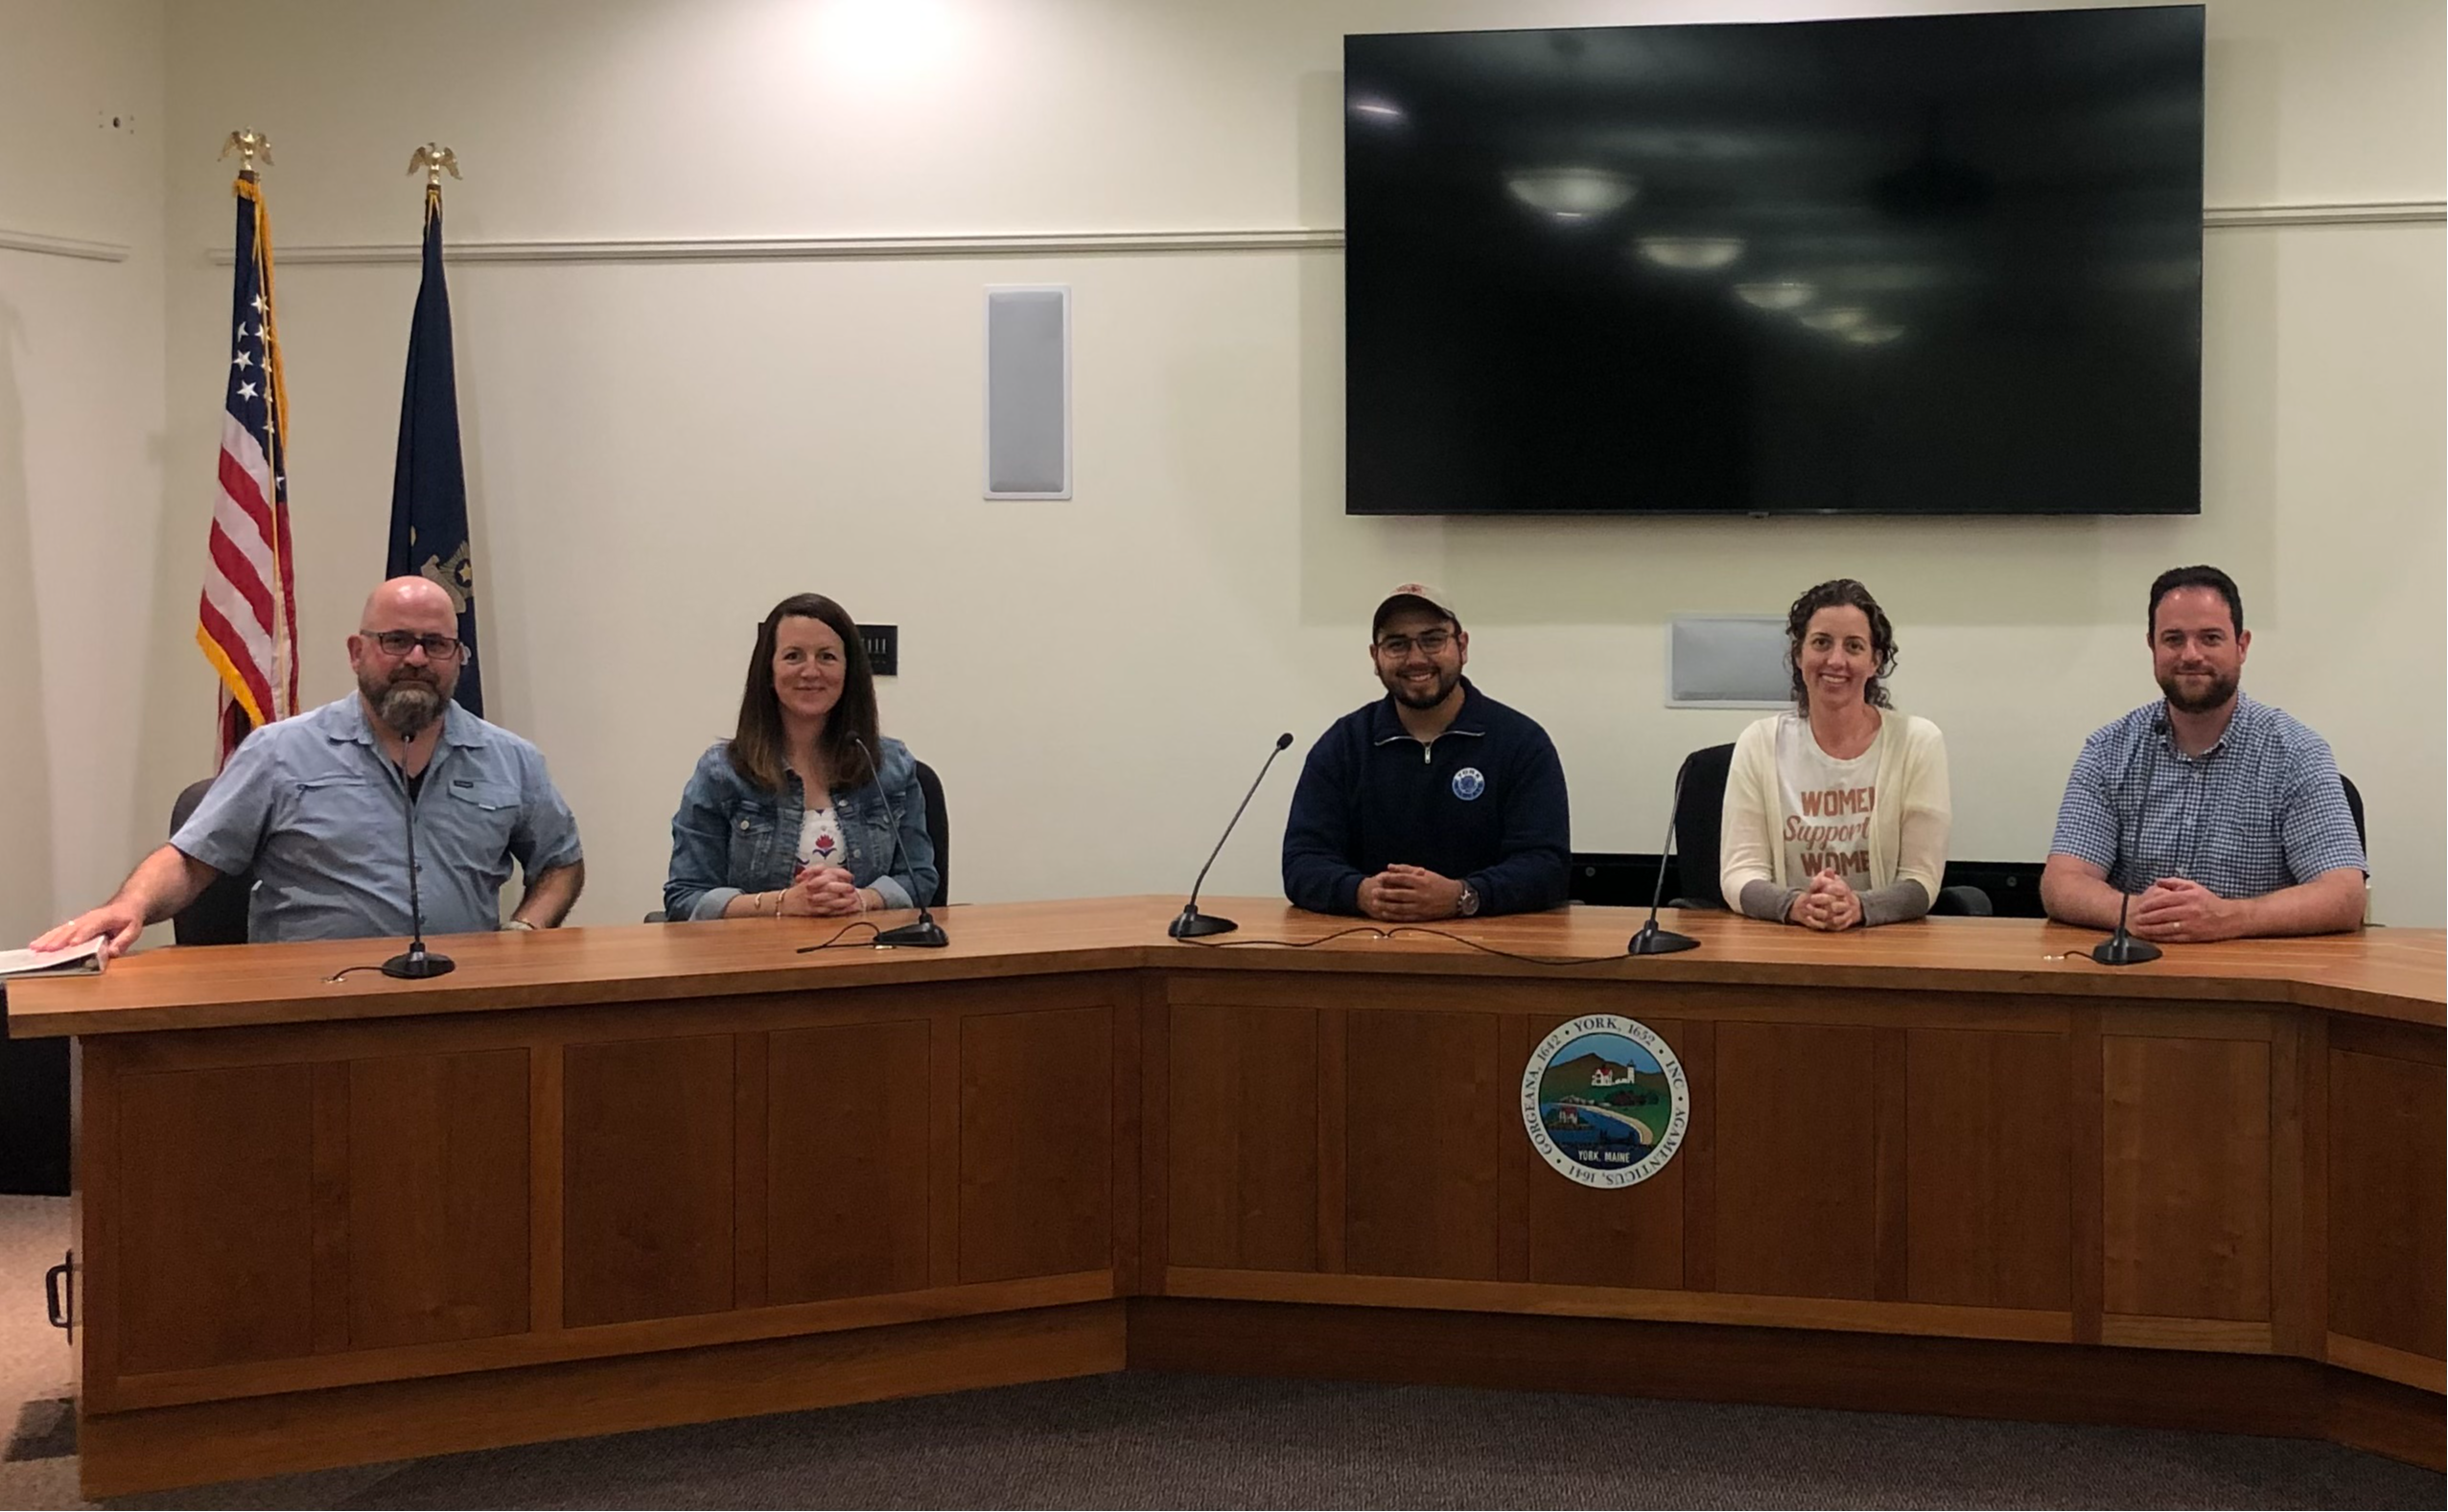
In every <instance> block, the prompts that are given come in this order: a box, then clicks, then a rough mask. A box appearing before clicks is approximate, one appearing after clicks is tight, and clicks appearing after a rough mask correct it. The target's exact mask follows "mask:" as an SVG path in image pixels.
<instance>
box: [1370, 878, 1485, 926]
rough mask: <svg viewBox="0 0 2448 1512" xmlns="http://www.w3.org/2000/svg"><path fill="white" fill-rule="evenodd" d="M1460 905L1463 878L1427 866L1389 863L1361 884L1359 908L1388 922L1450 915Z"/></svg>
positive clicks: (1408, 922)
mask: <svg viewBox="0 0 2448 1512" xmlns="http://www.w3.org/2000/svg"><path fill="white" fill-rule="evenodd" d="M1461 907H1462V884H1461V882H1460V881H1459V880H1458V879H1457V878H1455V877H1450V876H1439V875H1438V874H1437V873H1435V872H1431V871H1430V870H1428V868H1426V867H1418V866H1389V867H1387V869H1386V870H1385V871H1383V872H1378V873H1377V874H1376V875H1375V876H1372V877H1364V878H1363V879H1362V881H1361V884H1360V911H1361V912H1362V913H1364V914H1365V915H1367V916H1368V917H1369V918H1371V919H1382V920H1384V921H1385V922H1387V923H1389V924H1416V923H1422V922H1425V921H1427V920H1429V919H1451V918H1453V917H1454V916H1455V915H1456V914H1457V913H1459V912H1460V911H1461Z"/></svg>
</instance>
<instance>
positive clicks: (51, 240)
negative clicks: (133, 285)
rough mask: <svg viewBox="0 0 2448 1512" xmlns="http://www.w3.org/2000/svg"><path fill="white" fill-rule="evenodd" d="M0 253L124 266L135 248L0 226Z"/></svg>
mask: <svg viewBox="0 0 2448 1512" xmlns="http://www.w3.org/2000/svg"><path fill="white" fill-rule="evenodd" d="M0 250H5V251H11V252H33V253H35V254H37V255H40V256H45V257H75V258H82V259H84V260H85V261H87V262H94V263H124V262H126V261H128V254H129V252H131V251H132V250H133V248H130V247H127V246H123V245H121V244H119V243H117V242H88V241H84V240H82V238H79V237H73V236H44V235H43V234H41V233H40V232H38V231H12V230H10V229H9V228H8V227H6V226H0Z"/></svg>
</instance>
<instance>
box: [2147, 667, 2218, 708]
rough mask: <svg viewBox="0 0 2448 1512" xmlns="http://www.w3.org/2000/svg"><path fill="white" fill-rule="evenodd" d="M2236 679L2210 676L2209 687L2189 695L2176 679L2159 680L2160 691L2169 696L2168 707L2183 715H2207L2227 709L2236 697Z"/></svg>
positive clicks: (2215, 674) (2215, 675) (2213, 674)
mask: <svg viewBox="0 0 2448 1512" xmlns="http://www.w3.org/2000/svg"><path fill="white" fill-rule="evenodd" d="M2235 686H2236V679H2234V678H2232V677H2222V676H2221V675H2219V674H2218V673H2216V672H2212V673H2210V674H2209V686H2207V687H2206V688H2204V689H2203V691H2202V692H2199V693H2188V692H2186V691H2185V690H2184V684H2183V683H2182V682H2181V681H2180V680H2179V679H2177V678H2174V677H2163V678H2160V679H2159V691H2160V692H2162V693H2165V694H2166V695H2167V701H2168V707H2169V708H2171V709H2177V710H2178V711H2180V712H2181V713H2187V714H2206V713H2210V712H2212V711H2214V710H2216V709H2222V708H2224V707H2226V705H2227V700H2228V699H2231V698H2233V697H2234V696H2235Z"/></svg>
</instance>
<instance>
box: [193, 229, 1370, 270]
mask: <svg viewBox="0 0 2448 1512" xmlns="http://www.w3.org/2000/svg"><path fill="white" fill-rule="evenodd" d="M1342 244H1343V234H1342V232H1341V231H1340V230H1323V231H1318V230H1308V229H1304V228H1299V227H1287V228H1282V229H1273V230H1255V231H1048V232H1023V233H1019V234H1014V235H993V234H988V235H968V236H778V237H703V238H677V239H663V240H658V239H653V238H644V237H638V238H621V239H617V240H608V241H595V242H576V241H568V242H558V241H556V242H454V243H451V244H449V257H450V260H451V261H452V262H454V263H777V262H781V263H797V262H838V261H862V260H876V259H890V258H914V257H1079V256H1093V255H1103V254H1110V253H1116V252H1125V253H1142V254H1144V253H1162V252H1316V251H1335V250H1338V249H1340V248H1341V246H1342ZM233 255H234V254H233V253H232V252H231V250H230V249H229V248H228V247H216V248H214V249H213V252H212V254H211V256H212V260H213V261H214V262H216V263H219V264H221V265H222V266H224V267H226V266H227V265H228V264H229V262H230V261H231V259H232V256H233ZM278 255H279V258H280V261H281V262H282V263H283V264H300V263H413V262H415V261H417V258H418V256H419V248H418V245H417V244H416V243H413V242H400V243H381V244H330V245H321V246H314V245H297V244H286V245H283V246H281V247H280V248H279V252H278Z"/></svg>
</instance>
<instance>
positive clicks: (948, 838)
mask: <svg viewBox="0 0 2448 1512" xmlns="http://www.w3.org/2000/svg"><path fill="white" fill-rule="evenodd" d="M918 790H919V791H920V792H921V793H922V794H924V795H925V797H926V838H927V839H929V840H932V841H934V842H935V896H933V897H930V898H928V899H927V900H926V906H927V907H929V908H942V907H943V906H944V904H946V903H948V902H950V901H951V900H952V816H951V813H950V811H949V810H947V809H945V808H944V779H942V778H940V777H937V776H936V775H935V769H934V768H933V767H931V766H928V765H927V764H926V763H925V762H923V761H921V762H920V763H918ZM2356 812H2357V813H2361V812H2362V810H2361V809H2357V810H2356Z"/></svg>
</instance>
